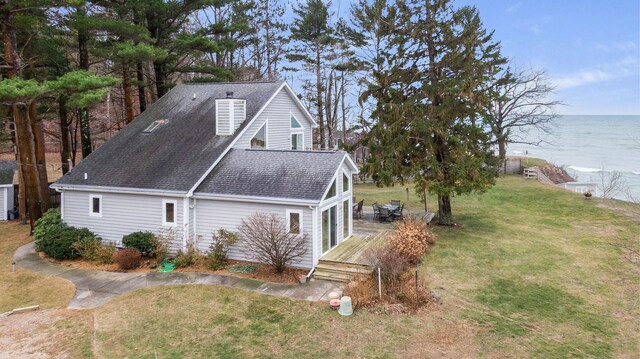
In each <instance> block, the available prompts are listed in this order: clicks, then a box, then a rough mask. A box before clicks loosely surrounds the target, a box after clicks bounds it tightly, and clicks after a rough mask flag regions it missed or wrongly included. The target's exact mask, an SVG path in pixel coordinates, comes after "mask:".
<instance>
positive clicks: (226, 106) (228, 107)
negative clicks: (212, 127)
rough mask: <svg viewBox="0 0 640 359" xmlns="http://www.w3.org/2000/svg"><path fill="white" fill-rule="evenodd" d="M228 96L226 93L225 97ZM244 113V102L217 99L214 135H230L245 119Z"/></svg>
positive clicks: (231, 99) (233, 99)
mask: <svg viewBox="0 0 640 359" xmlns="http://www.w3.org/2000/svg"><path fill="white" fill-rule="evenodd" d="M232 95H233V94H231V96H232ZM229 96H230V94H229V93H227V97H229ZM246 112H247V107H246V101H245V100H242V99H235V98H225V99H217V100H216V134H217V135H219V136H228V135H231V134H232V133H233V132H234V131H235V130H237V129H238V127H240V125H242V123H243V122H244V120H245V119H246V116H247V113H246Z"/></svg>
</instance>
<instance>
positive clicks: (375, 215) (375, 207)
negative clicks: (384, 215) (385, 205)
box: [372, 202, 380, 218]
mask: <svg viewBox="0 0 640 359" xmlns="http://www.w3.org/2000/svg"><path fill="white" fill-rule="evenodd" d="M372 206H373V218H378V217H379V216H380V206H378V202H376V203H374V204H373V205H372Z"/></svg>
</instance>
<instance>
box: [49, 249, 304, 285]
mask: <svg viewBox="0 0 640 359" xmlns="http://www.w3.org/2000/svg"><path fill="white" fill-rule="evenodd" d="M39 254H40V257H42V258H44V259H46V260H48V261H49V262H52V263H56V264H58V265H61V266H65V267H70V268H78V269H86V270H99V271H106V272H120V273H125V272H127V273H150V272H155V271H156V270H157V269H158V267H159V266H160V261H158V260H156V259H149V258H143V260H142V264H141V265H140V266H139V267H138V268H134V269H130V270H127V271H123V270H121V269H120V268H118V266H117V265H116V264H98V263H95V262H89V261H86V260H84V259H82V258H80V259H66V260H63V261H57V260H55V259H53V258H50V257H48V256H46V255H45V254H44V253H42V252H40V253H39ZM175 272H184V273H210V274H221V275H227V276H232V277H241V278H251V279H256V280H259V281H262V282H271V283H284V284H298V283H300V279H301V278H303V277H305V276H306V275H307V272H308V271H307V270H305V269H296V268H287V269H286V270H285V271H284V272H283V273H276V272H275V271H274V270H273V269H272V268H271V267H270V266H268V265H264V264H260V263H253V262H245V261H236V260H229V264H228V265H227V267H226V268H224V269H221V270H217V271H213V270H210V269H208V268H207V266H206V265H205V264H204V263H197V264H195V265H193V266H189V267H185V268H177V269H175Z"/></svg>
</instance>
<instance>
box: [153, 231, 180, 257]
mask: <svg viewBox="0 0 640 359" xmlns="http://www.w3.org/2000/svg"><path fill="white" fill-rule="evenodd" d="M155 237H156V247H155V248H154V249H153V255H154V256H155V257H156V258H157V259H159V260H163V259H165V258H166V257H167V255H168V254H169V246H170V244H171V243H172V242H175V240H176V232H175V230H174V229H173V228H163V229H161V230H160V231H159V232H158V233H156V234H155Z"/></svg>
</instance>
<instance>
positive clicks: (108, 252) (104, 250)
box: [95, 243, 116, 264]
mask: <svg viewBox="0 0 640 359" xmlns="http://www.w3.org/2000/svg"><path fill="white" fill-rule="evenodd" d="M115 252H116V246H115V245H113V244H111V243H109V244H103V245H101V246H100V247H98V248H97V250H96V253H95V258H96V259H95V260H96V262H98V263H100V264H111V263H113V254H114V253H115Z"/></svg>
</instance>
